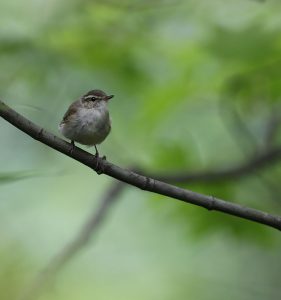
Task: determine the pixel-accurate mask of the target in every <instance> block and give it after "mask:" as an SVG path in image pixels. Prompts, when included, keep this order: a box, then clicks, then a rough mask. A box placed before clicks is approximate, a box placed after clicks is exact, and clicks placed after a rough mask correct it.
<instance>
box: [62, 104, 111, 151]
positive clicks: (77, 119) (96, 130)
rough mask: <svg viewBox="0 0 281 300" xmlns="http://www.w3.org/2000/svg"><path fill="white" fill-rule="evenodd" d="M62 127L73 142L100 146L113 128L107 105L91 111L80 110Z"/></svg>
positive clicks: (86, 109)
mask: <svg viewBox="0 0 281 300" xmlns="http://www.w3.org/2000/svg"><path fill="white" fill-rule="evenodd" d="M102 102H103V101H102ZM62 127H63V128H60V130H61V132H62V134H63V135H64V136H65V137H67V138H69V139H71V140H74V141H76V142H78V143H80V144H84V145H96V144H100V143H101V142H102V141H103V140H104V139H105V138H106V137H107V135H108V134H109V132H110V128H111V124H110V118H109V113H108V110H107V107H106V104H104V105H100V106H99V107H96V108H90V109H89V108H80V109H79V110H78V111H77V113H76V114H75V116H74V117H73V118H71V120H69V122H67V123H66V124H65V123H64V124H63V125H62Z"/></svg>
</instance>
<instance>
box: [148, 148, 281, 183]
mask: <svg viewBox="0 0 281 300" xmlns="http://www.w3.org/2000/svg"><path fill="white" fill-rule="evenodd" d="M280 158H281V147H280V146H278V147H275V148H271V149H269V150H267V151H265V152H263V153H260V154H257V155H256V156H254V157H253V158H251V159H250V160H248V161H246V162H243V163H240V164H238V165H237V164H236V165H234V166H230V167H228V168H224V169H218V170H210V171H198V172H189V173H187V172H177V173H174V174H170V175H161V174H152V175H151V176H153V177H156V178H157V179H158V180H160V181H161V180H162V181H167V182H170V183H187V182H193V181H196V182H213V181H218V180H230V179H237V178H241V177H243V176H248V175H249V174H252V173H253V172H254V171H256V170H259V169H261V168H265V167H267V166H269V165H270V164H272V163H274V162H275V161H277V160H279V159H280Z"/></svg>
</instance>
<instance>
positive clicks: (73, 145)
mask: <svg viewBox="0 0 281 300" xmlns="http://www.w3.org/2000/svg"><path fill="white" fill-rule="evenodd" d="M74 149H75V144H74V141H71V148H70V152H69V154H70V155H71V156H72V154H73V151H74Z"/></svg>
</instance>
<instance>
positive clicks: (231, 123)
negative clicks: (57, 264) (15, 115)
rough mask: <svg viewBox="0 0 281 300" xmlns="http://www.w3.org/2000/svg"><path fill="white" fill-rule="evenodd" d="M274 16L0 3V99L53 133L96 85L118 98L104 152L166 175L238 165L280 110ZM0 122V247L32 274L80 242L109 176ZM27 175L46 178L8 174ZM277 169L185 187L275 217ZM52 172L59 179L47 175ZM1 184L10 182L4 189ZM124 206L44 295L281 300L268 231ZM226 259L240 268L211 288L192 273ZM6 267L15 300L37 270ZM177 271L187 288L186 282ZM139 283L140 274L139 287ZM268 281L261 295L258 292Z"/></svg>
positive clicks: (213, 215)
mask: <svg viewBox="0 0 281 300" xmlns="http://www.w3.org/2000/svg"><path fill="white" fill-rule="evenodd" d="M280 8H281V5H280V2H279V1H273V0H272V1H270V0H268V1H251V0H249V1H245V0H243V1H242V0H238V1H228V2H226V1H222V0H213V1H204V0H196V1H195V0H193V1H176V0H170V1H168V0H154V1H148V0H146V1H144V0H143V1H140V0H135V1H115V0H110V1H86V0H85V1H79V0H71V1H59V2H56V1H46V2H44V1H42V0H40V1H35V0H33V1H30V2H29V3H26V2H22V3H21V2H19V1H16V0H12V1H6V0H4V1H1V3H0V25H1V26H0V63H1V71H0V91H1V92H0V93H1V95H0V97H1V99H3V100H4V101H6V102H8V103H9V104H10V105H11V106H13V107H15V108H16V109H17V110H18V111H19V112H21V113H23V114H24V115H26V116H27V117H29V118H31V119H32V120H34V122H37V123H39V124H40V125H42V126H44V127H46V128H47V129H48V130H51V131H53V132H54V133H57V124H58V123H59V121H60V119H61V117H62V115H63V113H64V112H65V110H66V108H67V106H68V105H69V104H70V103H71V102H72V101H73V100H75V99H76V98H77V97H79V96H80V95H81V94H83V93H85V91H87V90H90V89H92V88H100V89H104V90H105V91H108V92H110V93H112V94H115V98H114V100H113V101H112V103H111V104H110V111H111V115H112V119H113V130H112V133H111V135H110V137H109V138H108V139H107V140H106V142H105V143H103V144H102V145H101V146H100V148H101V152H102V153H105V154H106V156H107V158H108V159H109V160H110V161H112V162H114V163H117V164H119V165H121V166H124V167H128V166H132V165H133V166H138V167H140V168H141V169H145V170H147V171H148V172H149V173H156V172H162V173H163V172H166V173H168V174H169V173H172V172H176V171H183V170H186V172H191V171H204V170H209V169H214V170H217V169H223V168H228V167H231V166H233V167H235V166H236V165H237V164H241V162H243V161H246V160H247V159H249V158H252V157H253V156H254V155H255V154H256V153H257V152H259V151H261V149H260V148H259V147H262V146H264V144H265V140H266V133H267V132H268V130H267V126H268V124H270V122H271V118H272V116H273V114H272V112H274V111H278V109H279V108H280V93H281V83H280V78H281V76H280V75H281V74H280V72H281V71H280V70H281V56H280V53H281V35H280V31H281V22H280ZM0 122H1V124H0V134H1V141H2V143H1V147H0V153H1V159H0V164H1V173H0V184H1V197H0V200H1V201H0V208H1V209H0V220H1V227H2V229H1V230H3V237H2V239H1V240H2V241H3V243H7V244H10V243H11V244H13V243H14V242H15V241H16V242H18V243H19V244H20V245H22V246H23V247H24V248H26V249H28V250H27V251H28V252H30V253H32V254H31V255H30V256H33V255H34V262H32V263H34V264H36V265H38V266H39V264H40V261H42V262H45V261H46V260H47V259H49V258H50V255H51V254H53V253H56V252H57V251H58V249H60V248H61V247H62V246H63V245H64V244H65V243H66V242H67V241H68V239H70V238H71V237H72V235H73V234H74V232H76V228H77V227H78V225H80V223H81V222H82V220H84V218H85V215H86V212H88V211H89V210H91V209H92V208H91V207H92V201H98V199H99V196H100V195H101V194H102V193H103V192H104V191H105V189H106V187H107V186H106V182H107V180H108V178H104V177H94V175H93V174H92V173H91V172H88V173H87V171H86V170H85V168H84V167H83V166H79V165H77V164H76V163H75V162H73V161H71V160H69V159H68V158H65V157H64V156H62V155H60V154H58V153H56V152H55V151H53V150H51V149H48V148H47V147H45V146H43V145H40V144H38V143H37V142H34V141H33V140H31V139H29V138H27V137H26V136H25V135H23V134H22V133H20V132H18V131H17V130H16V129H14V128H11V126H10V125H8V124H6V123H5V122H4V121H2V120H0ZM279 125H280V124H279ZM279 133H280V129H279V127H278V123H277V125H276V128H275V130H274V137H273V139H272V140H273V146H274V145H276V144H277V143H278V142H281V139H280V134H279ZM270 146H272V144H271V145H270ZM263 149H264V148H263ZM87 150H89V149H87ZM90 151H91V150H90ZM33 169H34V170H39V171H38V172H37V171H30V172H29V171H28V172H23V171H15V170H33ZM279 169H280V168H279V163H275V165H274V166H271V167H268V169H267V170H266V171H265V170H261V171H259V172H255V173H253V174H249V176H248V177H247V178H245V177H243V178H241V179H239V180H237V179H235V180H230V181H223V180H222V181H220V182H214V183H213V182H212V183H200V184H199V183H188V182H187V183H186V184H184V185H183V186H184V187H186V188H189V189H192V190H195V191H198V192H201V193H205V194H209V195H214V196H216V197H219V198H222V199H226V200H228V201H233V202H237V203H240V204H243V205H248V206H251V207H256V208H260V209H263V210H265V211H268V212H272V213H275V214H281V199H280V196H279V195H280V185H279V181H280V179H281V173H280V170H279ZM58 172H59V173H60V174H62V175H65V176H60V177H59V178H58V177H56V176H41V175H43V174H57V173H58ZM35 177H36V180H35ZM26 178H30V180H27V181H25V180H22V179H26ZM8 182H14V183H15V184H13V185H4V183H8ZM2 184H3V185H2ZM93 198H94V199H93ZM7 199H9V201H7ZM77 199H79V201H77ZM122 199H123V204H120V207H121V208H118V209H117V217H113V216H112V218H113V220H111V218H109V219H110V220H109V221H108V222H109V225H106V226H108V227H107V228H109V229H107V230H106V229H105V233H104V237H103V233H102V232H101V233H100V236H101V241H100V243H98V245H97V249H98V250H91V251H96V252H94V254H93V253H92V252H91V255H89V257H90V258H89V257H87V254H86V258H85V257H84V258H83V259H84V260H85V261H84V264H83V262H82V263H81V266H77V265H76V266H75V267H73V269H71V270H70V271H69V272H66V274H65V276H66V278H67V279H65V282H64V283H63V284H62V285H59V286H58V287H57V290H56V291H55V292H54V293H53V294H52V292H50V294H48V295H46V297H45V298H44V299H61V300H62V299H68V300H70V299H77V297H78V296H77V295H79V299H80V298H81V297H80V294H81V291H82V290H83V293H84V294H83V296H82V298H81V299H89V298H93V295H95V296H96V298H98V299H106V300H108V299H118V298H120V299H124V298H125V299H126V296H127V299H131V298H133V299H144V298H145V299H154V300H155V299H161V300H162V299H164V300H165V299H167V300H168V299H174V298H175V295H179V298H180V299H186V297H187V295H188V296H190V295H192V298H195V299H225V298H228V299H237V298H242V299H245V298H247V299H272V298H274V295H275V293H276V294H278V293H279V294H280V287H279V285H277V283H276V282H273V281H272V278H273V275H272V274H273V273H274V274H275V275H276V276H275V278H279V277H280V270H279V271H278V270H275V269H274V267H276V261H278V260H280V254H278V253H277V254H274V255H273V256H270V254H272V253H271V252H270V251H274V250H272V249H276V248H277V247H278V245H280V242H279V240H280V239H279V236H278V235H277V234H278V233H277V232H275V231H274V230H273V229H269V228H266V227H264V226H261V225H257V224H252V223H250V222H247V221H243V220H240V219H238V218H234V217H230V216H227V215H224V214H220V213H217V212H208V211H205V210H203V209H202V208H198V207H192V206H189V205H186V204H183V203H180V202H179V201H174V200H171V199H165V198H164V197H160V196H155V195H150V194H147V193H143V192H139V191H136V190H131V189H130V192H129V193H128V195H127V196H126V195H125V196H124V198H122ZM144 199H147V201H144ZM155 200H157V201H155ZM158 200H159V201H158ZM122 205H123V206H122ZM114 218H115V219H114ZM132 224H133V225H132ZM158 224H160V225H158ZM157 225H158V226H159V227H157ZM165 234H166V235H165ZM170 240H171V241H172V242H170ZM221 240H222V241H223V243H221ZM167 241H169V243H167ZM201 243H202V244H203V246H202V245H201ZM167 244H168V245H167ZM209 245H212V247H209ZM201 246H202V247H203V248H201ZM99 247H100V248H99ZM122 247H124V248H122ZM161 247H162V248H161ZM166 247H168V248H167V252H165V248H166ZM197 247H198V248H197ZM216 247H218V249H219V253H217V250H218V249H217V248H216ZM94 248H95V247H94ZM94 248H93V249H94ZM163 249H164V250H163ZM163 251H164V253H163ZM193 251H194V252H193ZM15 252H16V254H17V253H18V252H20V250H18V249H15ZM159 252H160V253H161V255H162V256H161V257H160V258H158V256H159V255H160V254H159ZM279 252H280V251H279ZM0 253H2V252H1V249H0ZM195 253H196V254H195ZM197 253H198V254H197ZM245 253H246V254H245ZM247 253H249V257H248V256H247ZM92 254H93V255H92ZM5 255H6V254H5ZM19 255H20V254H19ZM196 255H198V256H196ZM92 256H93V257H94V258H95V260H94V261H92ZM194 257H197V259H196V258H194ZM204 257H208V259H206V260H205V259H204ZM209 257H210V259H209ZM229 257H231V259H233V261H234V264H235V265H231V266H229V265H228V264H227V263H225V265H221V268H222V269H220V270H219V271H218V272H216V274H218V276H220V277H216V279H214V278H213V277H212V280H217V282H219V284H218V285H217V289H218V290H215V289H213V286H214V285H213V282H212V281H211V282H210V281H208V280H206V279H202V277H201V276H202V274H206V269H209V270H213V269H214V268H216V267H218V265H217V264H219V263H220V262H219V261H218V259H220V258H222V260H223V261H224V259H225V260H228V259H229ZM273 257H274V259H275V260H274V259H273ZM247 258H248V259H249V260H251V261H253V265H252V269H251V268H248V270H247V272H246V273H247V274H244V267H245V265H243V264H241V261H242V260H243V259H245V260H246V261H247ZM0 259H1V261H4V260H5V258H3V257H2V256H1V255H0ZM10 259H11V260H12V259H13V257H11V258H10ZM158 259H159V260H158ZM82 261H83V260H82ZM89 261H90V262H91V263H89ZM108 261H109V262H108ZM202 261H203V262H204V263H202ZM247 262H248V261H247ZM110 263H111V264H110ZM16 264H17V263H15V265H16ZM186 265H188V266H189V267H190V265H192V268H193V269H192V268H191V269H190V270H191V271H190V272H191V273H192V274H186V269H187V268H186V267H185V266H186ZM83 266H84V268H85V269H86V270H88V271H86V272H84V269H83ZM112 266H113V267H112ZM239 266H241V268H240V269H239ZM38 268H39V267H38ZM165 268H167V270H168V271H167V270H166V269H165ZM7 269H8V270H9V271H11V272H12V275H10V274H8V275H7V276H2V273H1V278H0V287H1V288H0V290H5V297H6V299H14V298H13V297H15V296H14V294H13V288H14V289H15V290H16V289H21V288H20V286H21V284H18V282H20V281H21V280H23V281H24V280H25V279H24V278H22V277H21V276H23V277H25V276H24V275H26V277H27V278H29V277H31V274H30V273H31V272H29V270H26V272H27V274H24V275H22V274H21V272H20V271H19V272H18V271H17V266H12V267H9V266H8V267H7ZM113 269H114V270H113ZM273 269H274V270H275V271H274V272H273V271H272V270H273ZM3 270H5V268H3ZM93 270H94V271H93ZM241 271H242V272H243V274H242V275H241V274H240V275H239V272H241ZM3 272H4V271H3ZM88 272H89V273H90V275H89V274H88ZM115 272H116V273H115ZM118 272H119V273H118ZM123 272H124V273H123ZM126 272H127V273H126ZM251 272H252V273H251ZM120 273H122V274H123V276H120ZM193 273H195V274H196V276H195V277H194V276H193V275H194V274H193ZM3 274H4V273H3ZM15 274H16V275H18V278H16V277H17V276H16V275H15ZM73 274H79V276H76V277H75V276H74V275H73ZM81 274H84V275H83V276H82V275H81ZM163 274H166V275H165V276H166V277H165V276H164V275H163ZM169 274H170V276H169ZM257 274H260V275H259V276H260V277H259V278H257V279H256V281H255V276H257ZM14 275H15V276H14ZM80 275H81V278H80ZM186 275H187V278H189V279H190V280H191V281H190V285H189V286H188V289H187V286H186V282H182V278H185V277H186ZM271 275H272V276H271ZM73 276H74V277H75V279H74V277H73ZM162 276H163V277H162ZM173 276H174V277H173ZM175 276H176V277H175ZM212 276H213V274H212ZM278 276H279V277H278ZM77 277H79V278H80V279H81V280H79V279H78V278H77ZM92 277H94V278H95V280H96V281H97V282H98V283H99V284H98V286H99V288H97V289H96V290H95V291H93V289H92V285H91V284H92V282H88V281H89V278H92ZM179 277H180V280H178V279H179ZM3 278H4V279H5V280H7V281H5V280H4V279H3ZM9 278H10V280H11V281H10V282H8V281H9ZM13 278H16V279H15V282H16V283H15V285H13ZM136 278H142V281H141V283H140V284H139V285H138V284H137V283H136V282H135V280H134V279H136ZM173 278H174V279H173ZM175 278H177V280H175ZM194 278H195V279H194ZM225 278H228V280H229V281H228V283H226V285H227V284H229V285H231V284H230V283H232V289H233V291H232V293H231V295H229V294H228V289H226V290H222V287H221V288H219V286H221V284H220V282H222V281H223V279H225ZM249 278H253V282H255V284H253V282H250V281H247V279H249ZM87 279H88V281H87ZM75 280H79V281H78V282H79V283H78V284H77V283H76V281H75ZM102 280H104V282H106V283H107V281H108V282H109V283H108V284H105V283H104V282H103V281H102ZM140 280H141V279H140ZM202 280H203V283H205V284H206V289H202V288H201V286H202V284H201V283H202ZM204 280H205V281H204ZM72 281H73V282H75V284H69V282H72ZM187 281H188V279H187ZM195 281H196V282H197V286H196V284H193V283H194V282H195ZM73 282H72V283H73ZM179 282H180V283H179ZM198 282H200V288H199V287H198ZM245 282H246V283H245ZM272 282H273V283H272ZM261 283H262V284H264V285H265V286H266V287H265V288H264V290H258V288H259V286H260V284H261ZM243 284H246V288H245V289H243V288H241V286H242V285H243ZM108 286H110V287H111V288H108ZM128 286H131V288H128ZM148 286H150V288H151V289H149V288H148ZM154 286H155V287H154ZM2 287H3V288H2ZM75 287H76V288H75ZM164 287H165V288H164ZM251 288H253V289H254V293H253V292H252V290H251ZM209 289H212V291H213V293H210V292H209ZM255 289H257V290H255ZM8 290H9V291H8ZM149 290H151V293H148V292H147V291H149ZM152 291H153V292H152ZM9 293H10V294H9ZM15 294H16V291H15ZM3 295H4V294H3ZM3 295H1V297H0V298H1V299H2V298H3V297H4V296H3ZM6 295H8V296H6ZM124 295H125V296H124ZM75 297H76V298H75ZM83 297H84V298H83ZM3 299H4V298H3ZM42 299H43V298H42Z"/></svg>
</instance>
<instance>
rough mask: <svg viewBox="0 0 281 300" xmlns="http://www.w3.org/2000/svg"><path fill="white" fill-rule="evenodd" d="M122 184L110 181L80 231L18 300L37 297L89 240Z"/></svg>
mask: <svg viewBox="0 0 281 300" xmlns="http://www.w3.org/2000/svg"><path fill="white" fill-rule="evenodd" d="M124 186H125V185H124V184H123V183H122V182H120V181H116V182H114V183H112V185H111V187H110V188H109V189H108V190H107V192H106V193H105V195H104V196H103V197H102V199H101V201H100V204H99V206H98V208H97V209H96V210H94V211H93V213H92V214H91V215H90V217H89V218H88V219H87V220H86V222H85V223H84V225H83V226H82V228H81V230H80V232H78V234H77V235H75V237H74V239H73V240H72V241H71V242H70V243H69V244H68V245H66V246H65V247H64V248H63V249H62V250H61V252H60V253H58V254H57V255H56V256H55V257H54V258H53V259H52V260H51V261H50V262H48V264H47V265H46V267H45V268H44V269H43V270H42V271H41V272H40V273H39V274H38V276H37V277H35V279H34V281H33V282H32V283H31V284H30V285H29V286H28V287H27V289H26V290H25V291H24V292H23V294H22V295H21V296H20V298H19V300H31V299H35V298H37V297H38V295H39V294H40V293H41V292H42V290H43V289H44V288H45V287H46V286H47V285H48V284H50V281H51V280H52V279H53V278H54V276H55V275H56V274H57V273H58V272H59V271H60V270H61V269H62V268H63V267H64V266H65V265H66V264H67V263H68V262H69V261H70V260H71V259H72V258H73V257H74V256H75V255H76V254H77V253H78V252H79V251H80V250H81V248H84V247H85V246H86V245H87V244H88V243H89V242H90V240H91V238H92V237H93V235H95V234H96V233H97V232H98V230H99V228H100V226H101V225H102V222H104V220H105V218H106V216H107V215H108V213H109V210H110V209H111V207H112V205H113V204H114V203H115V202H116V201H117V200H118V198H119V196H120V194H121V193H122V191H123V189H124Z"/></svg>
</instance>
